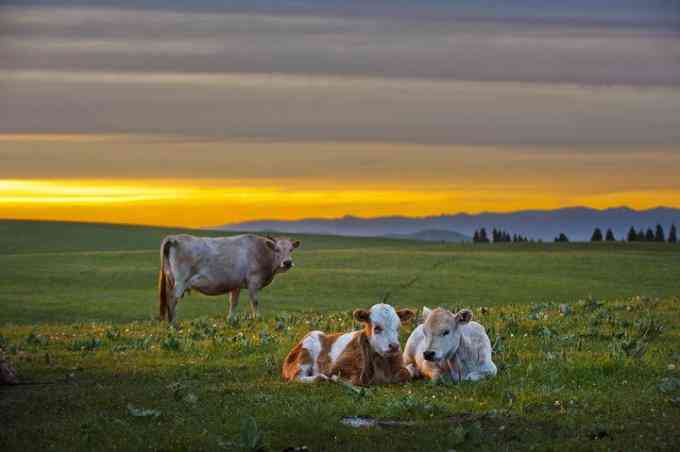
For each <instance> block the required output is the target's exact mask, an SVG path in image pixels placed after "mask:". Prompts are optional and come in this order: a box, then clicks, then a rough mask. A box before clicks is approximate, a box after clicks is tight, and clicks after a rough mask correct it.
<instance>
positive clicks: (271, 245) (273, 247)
mask: <svg viewBox="0 0 680 452" xmlns="http://www.w3.org/2000/svg"><path fill="white" fill-rule="evenodd" d="M264 243H265V244H266V245H267V247H268V248H269V249H270V250H272V251H276V242H272V241H271V240H265V241H264Z"/></svg>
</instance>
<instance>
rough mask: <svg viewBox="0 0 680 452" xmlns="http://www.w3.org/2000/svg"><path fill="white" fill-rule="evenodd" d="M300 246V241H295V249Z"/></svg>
mask: <svg viewBox="0 0 680 452" xmlns="http://www.w3.org/2000/svg"><path fill="white" fill-rule="evenodd" d="M299 246H300V241H299V240H295V241H294V242H293V248H298V247H299Z"/></svg>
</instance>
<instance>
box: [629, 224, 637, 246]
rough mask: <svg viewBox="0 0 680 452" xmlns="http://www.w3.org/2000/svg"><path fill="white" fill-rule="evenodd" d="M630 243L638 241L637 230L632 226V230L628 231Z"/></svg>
mask: <svg viewBox="0 0 680 452" xmlns="http://www.w3.org/2000/svg"><path fill="white" fill-rule="evenodd" d="M628 241H629V242H635V241H637V232H635V228H634V227H633V226H631V227H630V229H629V230H628Z"/></svg>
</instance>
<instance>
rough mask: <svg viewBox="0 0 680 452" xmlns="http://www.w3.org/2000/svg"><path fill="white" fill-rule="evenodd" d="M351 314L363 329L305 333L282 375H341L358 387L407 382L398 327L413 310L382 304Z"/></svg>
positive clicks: (294, 378)
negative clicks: (362, 325) (348, 331)
mask: <svg viewBox="0 0 680 452" xmlns="http://www.w3.org/2000/svg"><path fill="white" fill-rule="evenodd" d="M353 315H354V318H355V319H356V320H359V321H360V322H363V323H364V329H363V330H360V331H353V332H351V333H335V334H325V333H323V332H321V331H312V332H310V333H308V334H307V335H306V336H305V337H304V338H303V339H302V340H301V341H300V342H298V344H297V345H296V346H295V347H294V348H293V350H291V352H290V353H289V354H288V356H286V359H285V360H284V362H283V378H284V379H285V380H286V381H301V382H304V383H313V382H317V381H324V380H328V379H329V378H332V379H335V378H343V379H346V380H349V381H350V382H351V383H352V384H355V385H361V386H368V385H374V384H388V383H404V382H406V381H408V380H409V379H410V378H411V375H410V374H409V371H408V370H407V369H406V368H405V367H404V364H403V362H402V355H401V346H400V345H399V328H400V327H401V322H402V321H407V320H409V319H411V318H412V317H414V316H415V313H414V312H413V311H411V310H410V309H400V310H399V311H395V310H394V308H393V307H392V306H390V305H387V304H382V303H381V304H376V305H374V306H373V307H371V309H370V310H366V309H357V310H356V311H354V314H353Z"/></svg>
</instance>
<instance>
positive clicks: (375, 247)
mask: <svg viewBox="0 0 680 452" xmlns="http://www.w3.org/2000/svg"><path fill="white" fill-rule="evenodd" d="M171 232H177V231H175V230H169V229H162V228H145V227H136V226H113V225H98V224H77V223H56V222H54V223H52V222H24V221H0V269H1V270H2V271H1V272H0V305H1V311H0V348H2V350H3V351H4V354H5V356H6V357H7V358H8V359H9V360H10V361H11V362H12V363H13V364H14V365H15V366H16V367H17V370H18V371H19V374H20V375H21V377H22V381H23V384H22V385H19V386H13V387H0V448H2V450H20V449H23V450H42V449H44V450H91V449H93V448H97V449H102V450H284V449H286V448H296V447H297V448H301V447H302V446H305V447H307V448H308V449H309V450H337V451H344V450H368V449H372V450H375V449H376V445H380V446H381V447H380V448H381V449H382V450H442V451H446V450H452V449H455V450H498V449H501V450H532V449H533V450H557V449H561V450H624V449H626V450H629V449H634V450H635V449H645V450H673V449H677V448H678V445H680V431H679V430H678V428H677V426H678V425H680V279H679V278H678V268H680V246H677V245H676V246H672V245H667V244H654V243H648V244H642V243H640V244H626V243H614V244H608V243H601V244H578V243H574V244H552V243H546V244H538V243H537V244H532V243H527V244H504V245H473V244H440V243H423V242H413V241H401V240H389V239H373V238H347V237H329V236H296V238H299V239H301V240H302V248H301V249H300V250H299V251H296V253H295V254H294V258H295V262H296V267H295V268H294V269H293V270H292V271H291V272H289V273H288V274H285V275H280V276H278V277H277V278H276V279H275V281H274V283H273V284H272V285H271V286H270V287H269V288H267V289H265V290H264V291H262V292H261V308H262V313H263V318H262V319H259V320H257V321H253V320H250V319H247V318H245V316H244V315H243V314H244V313H246V312H248V309H247V308H248V306H247V303H248V301H247V296H244V297H242V298H241V305H240V306H239V312H240V313H242V315H241V316H239V317H238V318H237V320H236V321H234V322H230V323H226V322H225V313H226V298H225V297H204V296H200V295H195V294H192V295H190V296H189V297H186V298H185V299H184V300H183V301H182V302H181V304H180V308H179V319H180V321H181V322H180V323H181V327H182V328H181V329H180V330H175V329H173V328H170V327H168V326H167V325H165V324H160V323H158V322H157V321H156V320H155V316H156V315H157V312H156V311H157V301H156V278H157V271H158V259H159V258H158V245H159V242H160V239H161V238H162V237H163V236H164V235H165V234H168V233H171ZM201 234H205V235H218V233H215V232H205V231H204V232H201ZM387 293H389V294H390V295H389V302H390V303H391V304H394V305H395V306H398V307H410V308H414V309H420V308H422V306H430V307H433V306H447V307H450V308H460V307H469V308H472V309H473V311H474V314H475V317H476V319H477V320H479V321H480V322H481V323H483V324H484V325H485V326H486V327H487V329H488V332H489V336H490V338H491V341H492V343H493V344H494V352H495V355H494V361H495V362H496V363H497V365H498V366H499V375H498V377H497V378H495V379H492V380H489V381H483V382H479V383H474V384H472V383H464V384H461V385H452V384H448V383H446V382H445V383H443V384H438V385H433V384H430V383H427V382H423V381H417V382H413V383H411V384H408V385H404V386H389V387H376V388H368V389H360V388H356V387H351V386H347V385H342V384H336V383H327V384H319V385H313V386H302V385H298V384H286V383H283V382H282V381H281V379H280V376H279V374H280V366H281V361H282V359H283V357H284V356H285V354H286V353H287V352H288V350H289V349H290V348H291V347H292V345H293V344H294V343H295V342H296V341H297V340H298V339H299V338H300V337H301V336H302V335H304V333H305V332H307V331H309V330H310V329H322V330H326V331H345V330H350V329H352V328H355V327H357V325H355V324H354V322H353V321H352V319H351V316H350V312H351V310H352V309H354V308H356V307H369V306H370V305H372V304H373V303H375V302H377V301H379V300H380V299H382V298H383V297H384V296H385V295H386V294H387ZM560 305H562V306H561V307H560ZM414 326H415V324H408V325H404V328H403V335H402V343H403V341H405V339H406V337H407V335H408V333H409V332H410V331H411V330H412V328H413V327H414ZM351 416H361V417H366V418H367V419H369V420H370V421H371V422H373V423H375V424H376V425H375V426H372V427H366V428H355V427H352V426H348V425H345V424H344V423H343V419H345V418H347V417H351Z"/></svg>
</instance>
